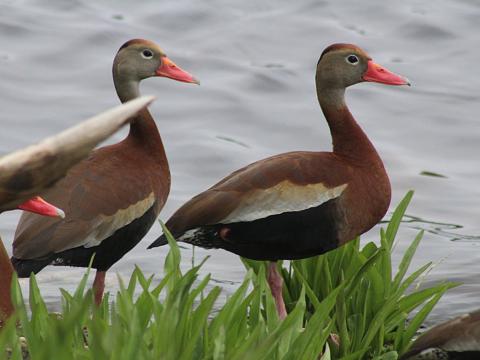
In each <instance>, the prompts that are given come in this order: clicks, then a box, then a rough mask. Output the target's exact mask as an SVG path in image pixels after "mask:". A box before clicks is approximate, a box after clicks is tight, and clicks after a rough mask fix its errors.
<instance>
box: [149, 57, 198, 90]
mask: <svg viewBox="0 0 480 360" xmlns="http://www.w3.org/2000/svg"><path fill="white" fill-rule="evenodd" d="M156 74H157V76H164V77H167V78H170V79H173V80H177V81H182V82H186V83H193V84H197V85H200V82H199V81H198V80H197V79H195V78H194V77H193V76H192V75H191V74H189V73H188V72H186V71H185V70H183V69H182V68H180V67H179V66H177V65H176V64H175V63H174V62H173V61H172V60H170V59H169V58H168V57H166V56H164V57H162V64H161V65H160V66H159V68H158V69H157V71H156Z"/></svg>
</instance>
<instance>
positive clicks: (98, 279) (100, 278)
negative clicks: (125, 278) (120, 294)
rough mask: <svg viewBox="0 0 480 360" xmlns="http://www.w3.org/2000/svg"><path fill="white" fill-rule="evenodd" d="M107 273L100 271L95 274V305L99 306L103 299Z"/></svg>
mask: <svg viewBox="0 0 480 360" xmlns="http://www.w3.org/2000/svg"><path fill="white" fill-rule="evenodd" d="M106 273H107V272H106V271H98V270H97V273H96V274H95V280H94V281H93V294H94V295H95V305H97V306H99V305H100V304H101V303H102V299H103V290H104V289H105V274H106Z"/></svg>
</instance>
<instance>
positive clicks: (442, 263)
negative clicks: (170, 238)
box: [0, 0, 480, 321]
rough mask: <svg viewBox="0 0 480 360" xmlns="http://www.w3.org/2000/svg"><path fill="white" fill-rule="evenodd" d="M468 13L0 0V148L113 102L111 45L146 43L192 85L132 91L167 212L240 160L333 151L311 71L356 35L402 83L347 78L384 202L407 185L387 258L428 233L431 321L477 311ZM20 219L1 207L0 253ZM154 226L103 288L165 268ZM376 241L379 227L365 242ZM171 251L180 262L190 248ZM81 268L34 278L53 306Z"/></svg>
mask: <svg viewBox="0 0 480 360" xmlns="http://www.w3.org/2000/svg"><path fill="white" fill-rule="evenodd" d="M227 3H230V5H228V6H227V5H226V4H227ZM479 19H480V5H479V3H478V2H476V1H449V0H438V1H434V2H433V1H430V2H426V1H413V0H406V1H396V2H392V1H362V2H358V1H353V0H349V1H342V2H340V1H333V0H326V1H318V0H311V1H308V0H301V1H300V0H299V1H271V0H269V1H241V2H240V1H239V2H225V1H220V0H210V1H202V2H200V1H193V0H189V1H181V2H180V1H173V0H167V1H161V2H160V1H143V2H134V1H113V0H111V1H100V2H87V1H84V0H77V1H71V0H48V1H45V0H37V1H34V0H20V1H13V0H12V1H5V0H0V109H1V113H0V119H1V125H2V126H1V130H0V153H5V152H8V151H11V150H14V149H17V148H20V147H22V146H25V145H28V144H30V143H32V142H35V141H37V140H39V139H41V138H43V137H45V136H47V135H51V134H53V133H56V132H58V131H59V130H61V129H64V128H66V127H68V126H71V125H73V124H75V123H77V122H78V121H79V120H81V119H83V118H86V117H88V116H90V115H93V114H95V113H97V112H99V111H101V110H103V109H105V108H107V107H110V106H113V105H116V104H117V103H118V100H117V98H116V95H115V92H114V90H113V86H112V79H111V62H112V60H113V56H114V54H115V53H116V51H117V49H118V47H119V46H120V45H121V44H122V43H123V42H125V41H126V40H128V39H130V38H135V37H142V38H147V39H151V40H155V41H157V42H158V43H159V44H160V45H161V46H162V47H163V49H164V50H165V51H166V53H167V54H168V55H169V57H170V58H171V59H173V60H174V61H175V62H176V63H177V64H178V65H180V66H182V67H183V68H185V69H186V70H188V71H190V72H191V73H193V74H194V75H195V76H197V77H198V78H199V79H200V80H201V82H202V85H201V86H200V87H197V86H192V85H188V84H183V83H178V82H173V81H169V80H167V79H150V80H148V81H145V83H144V84H142V92H143V93H144V94H154V95H156V96H157V97H158V99H157V101H156V102H155V104H154V105H153V106H152V108H151V111H152V113H153V115H154V117H155V119H156V120H157V124H158V126H159V128H160V131H161V133H162V136H163V139H164V142H165V146H166V150H167V153H168V156H169V159H170V163H171V170H172V178H173V187H172V191H171V195H170V198H169V200H168V203H167V205H166V206H165V208H164V210H163V212H162V214H161V218H162V219H164V220H165V219H167V217H168V216H169V215H170V214H171V213H172V212H173V211H174V210H175V209H176V208H177V207H178V206H180V205H181V204H182V203H183V202H184V201H186V200H188V199H189V198H190V197H191V196H193V195H195V194H196V193H198V192H199V191H202V190H204V189H205V188H206V187H207V186H209V185H211V184H213V183H214V182H216V181H217V180H218V179H220V178H221V177H223V176H225V175H226V174H228V173H230V172H231V171H233V170H235V169H237V168H239V167H241V166H243V165H246V164H248V163H249V162H252V161H254V160H257V159H260V158H263V157H266V156H269V155H272V154H276V153H280V152H285V151H290V150H317V149H329V148H330V136H329V132H328V128H327V126H326V123H325V121H324V118H323V115H322V114H321V111H320V109H319V106H318V104H317V100H316V96H315V91H314V89H315V88H314V70H315V65H316V63H317V60H318V57H319V55H320V53H321V51H322V50H323V48H325V47H326V46H327V45H329V44H330V43H333V42H351V43H355V44H358V45H360V46H361V47H363V48H364V49H366V50H367V51H368V52H369V53H370V55H371V56H372V57H373V58H374V60H375V61H377V62H379V63H381V64H383V65H385V66H386V67H388V68H390V69H391V70H393V71H395V72H397V73H400V74H403V75H405V76H407V77H408V78H409V79H410V80H411V81H412V83H413V86H412V87H411V88H393V87H386V86H381V85H377V84H361V85H357V86H355V87H354V88H352V89H350V90H349V92H348V102H349V105H350V108H351V110H352V112H353V113H354V115H355V116H356V118H357V120H358V121H359V122H360V124H361V125H362V126H363V128H364V129H365V130H366V132H367V133H368V134H369V136H370V138H371V139H372V141H373V142H374V143H375V145H376V146H377V149H378V150H379V152H380V154H381V156H382V157H383V159H384V162H385V165H386V167H387V169H388V172H389V174H390V178H391V181H392V185H393V191H394V192H393V202H392V204H396V203H397V202H398V200H399V199H400V198H401V197H402V196H403V195H404V194H405V192H406V191H407V190H408V189H415V190H416V194H415V197H414V201H413V204H412V205H411V207H410V208H409V210H408V213H409V217H408V219H407V220H408V221H407V223H406V224H405V225H404V227H403V230H402V231H401V233H400V244H399V246H398V247H397V251H398V253H401V252H402V250H404V249H405V248H406V246H407V245H408V244H409V242H410V240H411V239H412V238H413V237H414V235H415V233H416V232H417V231H418V229H425V230H426V235H425V240H424V241H423V243H422V244H421V246H420V248H419V252H418V254H417V256H416V258H415V263H414V266H418V265H420V264H423V263H425V262H427V261H430V260H434V261H436V262H438V265H437V266H436V267H435V269H434V270H433V271H432V272H431V274H430V275H429V277H428V279H429V280H428V281H438V280H441V279H449V280H456V281H462V282H464V285H463V286H461V287H459V288H457V289H455V290H453V291H451V292H450V293H449V294H448V295H447V296H445V298H444V299H443V300H442V302H441V303H440V306H439V307H438V308H437V309H436V310H435V312H434V314H433V315H432V317H431V318H430V321H438V320H441V319H445V318H448V317H450V316H452V315H454V314H457V313H460V312H463V311H466V310H470V309H473V308H478V307H480V296H479V295H480V278H479V276H478V275H479V273H480V261H479V260H480V248H479V246H478V245H479V243H480V241H479V239H480V238H479V236H480V224H479V213H480V211H479V210H480V186H479V183H480V166H479V153H480V141H479V139H480V119H479V117H478V115H477V112H478V111H479V109H480V95H479V90H478V89H480V72H479V70H478V59H479V57H480V48H479V46H478V44H479V35H478V34H480V21H479ZM124 134H125V132H123V133H120V134H117V135H116V136H115V137H114V138H113V139H112V140H111V141H118V140H120V139H121V138H122V137H123V136H124ZM432 172H433V173H437V174H441V175H443V176H444V177H437V176H430V175H431V174H430V173H432ZM429 174H430V175H429ZM119 181H121V179H119ZM18 217H19V213H18V212H11V213H6V214H3V215H2V216H1V217H0V233H1V234H2V236H3V238H4V240H5V241H6V245H7V246H8V247H9V248H11V241H12V237H13V233H14V229H15V225H16V223H17V221H18ZM159 233H160V228H159V226H158V225H156V226H155V227H154V228H153V229H152V230H151V231H150V233H149V234H148V235H147V237H146V238H145V239H144V240H143V241H142V242H141V243H140V244H139V245H138V246H137V247H136V248H135V249H134V250H133V251H132V252H130V253H129V254H128V255H127V256H125V258H124V259H122V260H121V261H120V262H119V263H117V264H116V265H115V266H114V267H113V268H112V271H110V273H109V275H108V278H107V286H108V287H109V288H110V289H115V287H116V286H117V281H116V275H115V273H119V274H120V275H121V276H128V275H129V274H130V272H131V271H132V269H133V266H134V264H139V265H140V266H141V267H142V268H143V269H144V270H145V272H147V273H153V272H157V273H158V274H159V275H158V277H160V276H161V271H160V269H161V266H162V265H163V261H164V257H165V254H166V250H165V249H155V250H151V251H146V250H145V248H146V246H147V245H148V244H149V243H150V242H151V241H152V240H153V239H154V238H155V237H156V236H157V235H158V234H159ZM377 237H378V229H373V230H371V231H370V232H369V233H368V234H366V235H365V236H364V238H365V239H369V240H373V239H376V238H377ZM183 254H184V256H183V261H184V263H185V267H188V266H190V262H191V250H190V249H189V248H187V249H185V250H184V251H183ZM207 254H208V255H211V259H210V260H208V261H207V263H206V264H205V266H204V267H203V272H204V273H208V272H211V273H212V274H213V277H214V279H215V280H216V281H218V282H220V283H221V284H222V286H223V287H224V288H226V289H227V292H228V291H231V290H232V289H234V288H235V286H236V285H237V284H238V282H239V281H240V280H241V279H242V277H243V275H244V269H243V267H242V265H241V263H240V261H239V260H238V258H237V257H236V256H234V255H232V254H229V253H227V252H224V251H220V250H218V251H206V250H201V249H197V250H196V253H195V258H196V261H199V260H200V259H201V258H203V257H204V256H206V255H207ZM396 260H397V261H398V260H399V259H398V257H397V258H396ZM82 273H83V270H78V269H70V268H61V267H60V268H53V267H50V268H47V269H45V271H43V272H41V273H40V274H39V276H38V278H39V282H40V286H41V288H42V291H43V293H44V294H45V295H46V297H47V300H48V302H49V303H50V304H51V306H52V307H55V306H58V305H57V304H58V303H59V298H60V297H59V291H58V287H64V288H67V289H73V287H74V285H75V284H76V282H77V280H78V278H79V276H80V274H82ZM24 284H26V282H25V283H24Z"/></svg>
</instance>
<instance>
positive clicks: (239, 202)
mask: <svg viewBox="0 0 480 360" xmlns="http://www.w3.org/2000/svg"><path fill="white" fill-rule="evenodd" d="M364 81H373V82H379V83H382V84H388V85H407V84H409V83H408V81H407V80H406V79H404V78H403V77H400V76H398V75H395V74H393V73H391V72H390V71H388V70H386V69H385V68H383V67H381V66H380V65H377V64H375V63H374V62H373V61H372V59H371V58H370V56H369V55H368V54H367V53H365V52H364V51H363V50H361V49H360V48H358V47H357V46H355V45H350V44H334V45H331V46H329V47H328V48H326V49H325V51H324V52H323V53H322V55H321V56H320V59H319V61H318V64H317V72H316V86H317V96H318V101H319V103H320V107H321V108H322V111H323V113H324V115H325V118H326V119H327V122H328V125H329V127H330V132H331V135H332V139H333V151H332V152H307V151H295V152H290V153H285V154H280V155H276V156H273V157H270V158H267V159H264V160H260V161H257V162H255V163H253V164H251V165H248V166H246V167H244V168H242V169H240V170H237V171H235V172H234V173H232V174H230V175H229V176H227V177H226V178H224V179H223V180H221V181H220V182H219V183H217V184H215V185H214V186H212V187H211V188H210V189H208V190H206V191H205V192H203V193H201V194H199V195H197V196H195V197H194V198H193V199H191V200H190V201H188V202H187V203H186V204H185V205H183V206H182V207H181V208H180V209H179V210H177V211H176V212H175V213H174V214H173V216H172V217H171V218H170V219H169V220H168V221H167V223H166V226H167V228H168V229H169V230H170V231H171V232H172V234H173V236H174V237H175V238H176V239H177V240H178V241H184V242H187V243H190V244H194V245H198V246H202V247H205V248H221V249H225V250H228V251H231V252H233V253H235V254H238V255H240V256H243V257H246V258H249V259H255V260H270V261H271V263H270V266H269V271H268V278H269V283H270V287H271V290H272V294H273V296H274V297H275V300H276V303H277V310H278V312H279V315H280V317H281V318H284V317H285V316H286V311H285V305H284V302H283V298H282V280H281V277H280V275H279V273H278V272H277V269H276V265H275V261H276V260H280V259H302V258H307V257H310V256H315V255H319V254H323V253H325V252H327V251H330V250H332V249H335V248H337V247H339V246H341V245H343V244H345V243H346V242H348V241H350V240H352V239H354V238H355V237H356V236H358V235H360V234H362V233H364V232H365V231H367V230H369V229H370V228H372V227H373V226H374V225H375V224H376V223H377V222H378V221H379V220H380V219H382V217H383V216H384V215H385V213H386V211H387V209H388V206H389V204H390V182H389V179H388V176H387V173H386V172H385V168H384V166H383V163H382V159H381V158H380V156H379V155H378V153H377V151H376V150H375V148H374V146H373V144H372V143H371V142H370V140H369V139H368V137H367V136H366V135H365V133H364V132H363V131H362V129H361V128H360V126H359V125H358V124H357V122H356V121H355V119H354V118H353V116H352V114H351V113H350V111H349V110H348V107H347V105H346V103H345V89H346V88H347V87H348V86H351V85H354V84H357V83H360V82H364ZM164 244H166V240H165V235H163V236H161V237H160V238H159V239H157V240H156V241H155V242H154V243H153V244H152V245H150V248H151V247H156V246H160V245H164Z"/></svg>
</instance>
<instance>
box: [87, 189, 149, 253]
mask: <svg viewBox="0 0 480 360" xmlns="http://www.w3.org/2000/svg"><path fill="white" fill-rule="evenodd" d="M154 202H155V194H154V193H151V194H150V195H149V196H148V197H147V198H145V199H143V200H140V201H139V202H137V203H135V204H133V205H130V206H129V207H128V208H126V209H120V210H118V211H117V212H116V213H115V214H113V215H112V216H105V217H103V218H102V219H101V220H100V222H99V224H98V226H97V227H96V228H95V229H94V230H93V231H92V232H91V233H90V235H89V236H88V237H87V238H86V239H85V243H84V244H83V246H84V247H86V248H89V247H93V246H97V245H100V243H101V242H102V241H103V240H105V239H106V238H108V237H109V236H111V235H112V234H113V233H114V232H115V231H117V230H118V229H120V228H122V227H124V226H126V225H128V224H130V223H131V222H132V221H134V220H136V219H138V218H140V217H141V216H142V215H143V214H145V213H146V212H147V211H148V209H150V208H151V207H152V205H153V203H154Z"/></svg>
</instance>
